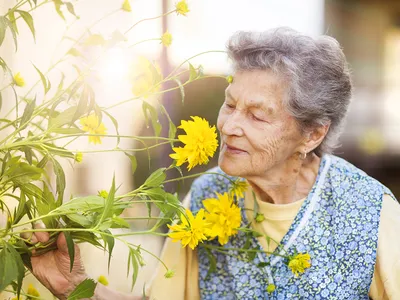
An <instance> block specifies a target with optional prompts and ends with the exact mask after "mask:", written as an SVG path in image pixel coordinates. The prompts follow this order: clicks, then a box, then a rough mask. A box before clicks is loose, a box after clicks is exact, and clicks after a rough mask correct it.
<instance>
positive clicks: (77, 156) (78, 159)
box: [74, 152, 83, 163]
mask: <svg viewBox="0 0 400 300" xmlns="http://www.w3.org/2000/svg"><path fill="white" fill-rule="evenodd" d="M74 159H75V161H76V162H78V163H80V162H82V159H83V153H82V152H77V153H76V154H75V157H74Z"/></svg>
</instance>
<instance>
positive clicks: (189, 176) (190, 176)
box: [164, 172, 235, 184]
mask: <svg viewBox="0 0 400 300" xmlns="http://www.w3.org/2000/svg"><path fill="white" fill-rule="evenodd" d="M203 174H214V175H219V176H223V177H225V178H226V179H228V180H229V181H230V182H231V184H234V183H235V181H234V180H232V179H231V178H229V176H227V175H225V174H221V173H217V172H202V173H197V174H192V175H186V176H182V177H178V178H173V179H169V180H165V181H164V183H166V182H173V181H179V180H182V179H187V178H194V177H198V176H201V175H203Z"/></svg>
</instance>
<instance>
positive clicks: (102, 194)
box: [98, 190, 108, 199]
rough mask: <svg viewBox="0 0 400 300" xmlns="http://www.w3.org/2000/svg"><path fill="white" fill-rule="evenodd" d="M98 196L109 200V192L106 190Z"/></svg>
mask: <svg viewBox="0 0 400 300" xmlns="http://www.w3.org/2000/svg"><path fill="white" fill-rule="evenodd" d="M98 195H99V196H100V197H103V198H104V199H107V197H108V192H107V191H106V190H101V191H99V192H98Z"/></svg>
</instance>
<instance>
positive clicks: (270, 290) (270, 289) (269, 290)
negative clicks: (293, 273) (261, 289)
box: [267, 283, 276, 293]
mask: <svg viewBox="0 0 400 300" xmlns="http://www.w3.org/2000/svg"><path fill="white" fill-rule="evenodd" d="M275 288H276V287H275V284H273V283H270V284H268V286H267V292H268V293H272V292H273V291H275Z"/></svg>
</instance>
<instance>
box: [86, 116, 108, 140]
mask: <svg viewBox="0 0 400 300" xmlns="http://www.w3.org/2000/svg"><path fill="white" fill-rule="evenodd" d="M80 123H81V125H82V126H83V127H82V130H83V131H86V132H88V133H89V134H106V131H107V129H106V127H105V126H104V123H100V122H99V118H98V117H97V116H96V115H94V114H92V115H89V116H87V117H83V118H81V119H80ZM101 138H102V137H101V136H89V143H93V144H101Z"/></svg>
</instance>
